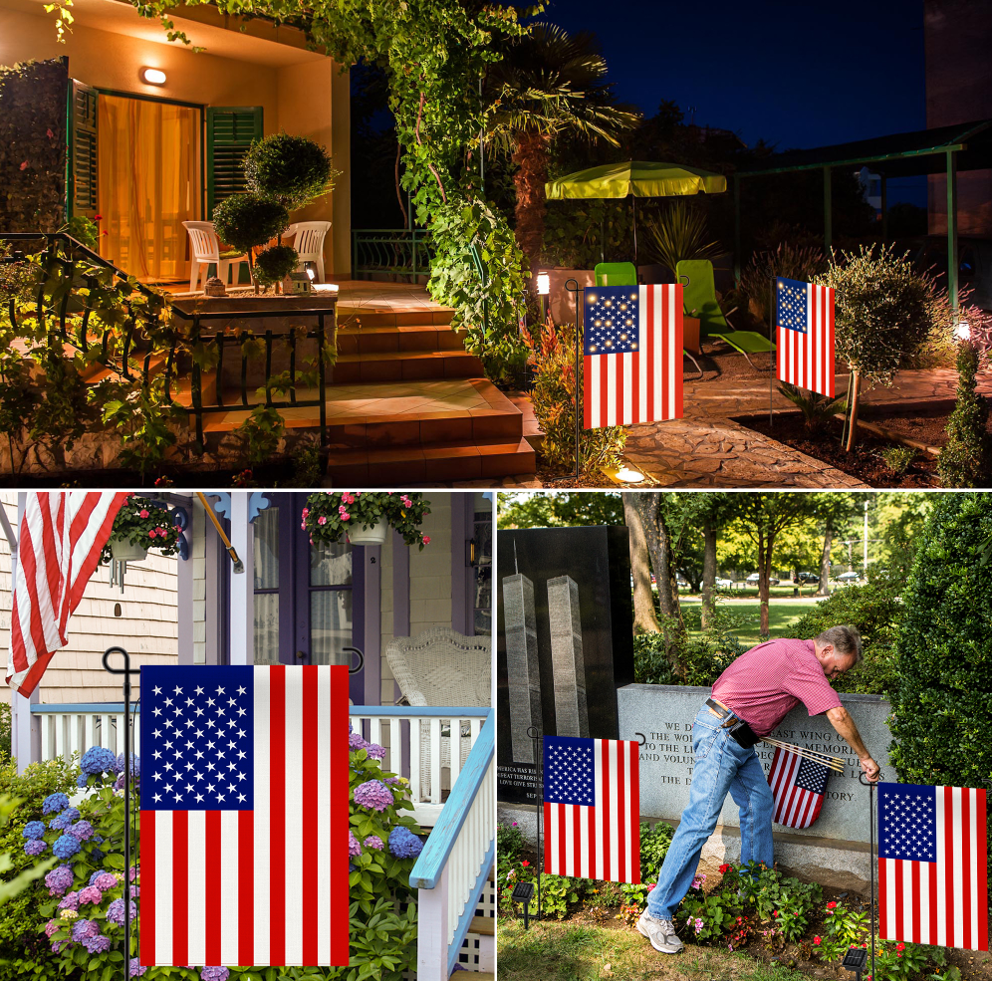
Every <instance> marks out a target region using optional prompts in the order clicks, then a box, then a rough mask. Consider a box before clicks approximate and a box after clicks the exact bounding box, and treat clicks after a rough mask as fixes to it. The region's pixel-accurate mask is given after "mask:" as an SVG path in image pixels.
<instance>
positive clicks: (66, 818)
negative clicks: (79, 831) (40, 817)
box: [48, 807, 79, 831]
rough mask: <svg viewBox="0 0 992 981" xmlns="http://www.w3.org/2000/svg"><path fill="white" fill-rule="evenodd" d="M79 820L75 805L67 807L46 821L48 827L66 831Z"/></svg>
mask: <svg viewBox="0 0 992 981" xmlns="http://www.w3.org/2000/svg"><path fill="white" fill-rule="evenodd" d="M78 820H79V811H78V810H77V809H76V808H75V807H67V808H66V809H65V810H64V811H63V812H62V813H61V814H59V815H58V816H56V817H53V818H52V820H51V821H49V822H48V826H49V827H50V828H55V829H56V830H58V831H68V830H69V828H71V827H72V826H73V824H75V823H76V822H77V821H78Z"/></svg>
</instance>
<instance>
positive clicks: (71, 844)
mask: <svg viewBox="0 0 992 981" xmlns="http://www.w3.org/2000/svg"><path fill="white" fill-rule="evenodd" d="M52 851H53V852H55V855H56V856H57V857H58V858H61V859H69V858H72V856H73V855H75V854H76V852H78V851H79V839H78V838H73V837H72V835H62V836H61V837H60V838H59V839H58V840H57V841H56V842H55V844H54V845H52Z"/></svg>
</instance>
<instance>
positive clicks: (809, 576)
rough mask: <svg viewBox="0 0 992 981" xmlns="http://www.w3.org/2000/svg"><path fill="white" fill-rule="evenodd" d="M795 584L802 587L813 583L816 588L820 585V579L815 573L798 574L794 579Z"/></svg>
mask: <svg viewBox="0 0 992 981" xmlns="http://www.w3.org/2000/svg"><path fill="white" fill-rule="evenodd" d="M792 581H793V582H797V583H799V584H800V585H803V584H804V583H812V584H813V585H814V586H815V585H816V584H817V583H819V581H820V577H819V576H818V575H816V573H815V572H797V573H796V575H795V576H793V577H792Z"/></svg>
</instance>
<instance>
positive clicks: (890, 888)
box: [878, 783, 989, 950]
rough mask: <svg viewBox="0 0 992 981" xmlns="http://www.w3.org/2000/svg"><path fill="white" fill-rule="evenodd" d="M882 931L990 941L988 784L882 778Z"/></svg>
mask: <svg viewBox="0 0 992 981" xmlns="http://www.w3.org/2000/svg"><path fill="white" fill-rule="evenodd" d="M878 794H879V814H878V837H879V842H878V917H879V936H880V937H882V938H883V939H886V940H901V941H908V942H911V943H914V944H936V945H938V946H941V947H961V948H964V949H965V950H988V949H989V922H988V855H987V847H988V846H987V837H986V835H987V826H986V792H985V791H984V790H977V789H975V788H971V787H925V786H919V785H917V784H911V783H880V784H879V785H878Z"/></svg>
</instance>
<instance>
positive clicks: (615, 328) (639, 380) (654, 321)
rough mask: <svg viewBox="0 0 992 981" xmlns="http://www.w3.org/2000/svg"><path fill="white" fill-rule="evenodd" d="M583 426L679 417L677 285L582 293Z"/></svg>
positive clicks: (679, 297)
mask: <svg viewBox="0 0 992 981" xmlns="http://www.w3.org/2000/svg"><path fill="white" fill-rule="evenodd" d="M584 305H585V318H584V336H585V341H584V350H585V359H584V362H583V366H584V370H585V399H584V402H585V405H584V426H585V428H586V429H601V428H603V427H605V426H629V425H633V424H634V423H638V422H658V421H661V420H665V419H681V418H682V286H681V284H679V285H662V286H597V287H589V288H588V289H587V290H586V292H585V300H584Z"/></svg>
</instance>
